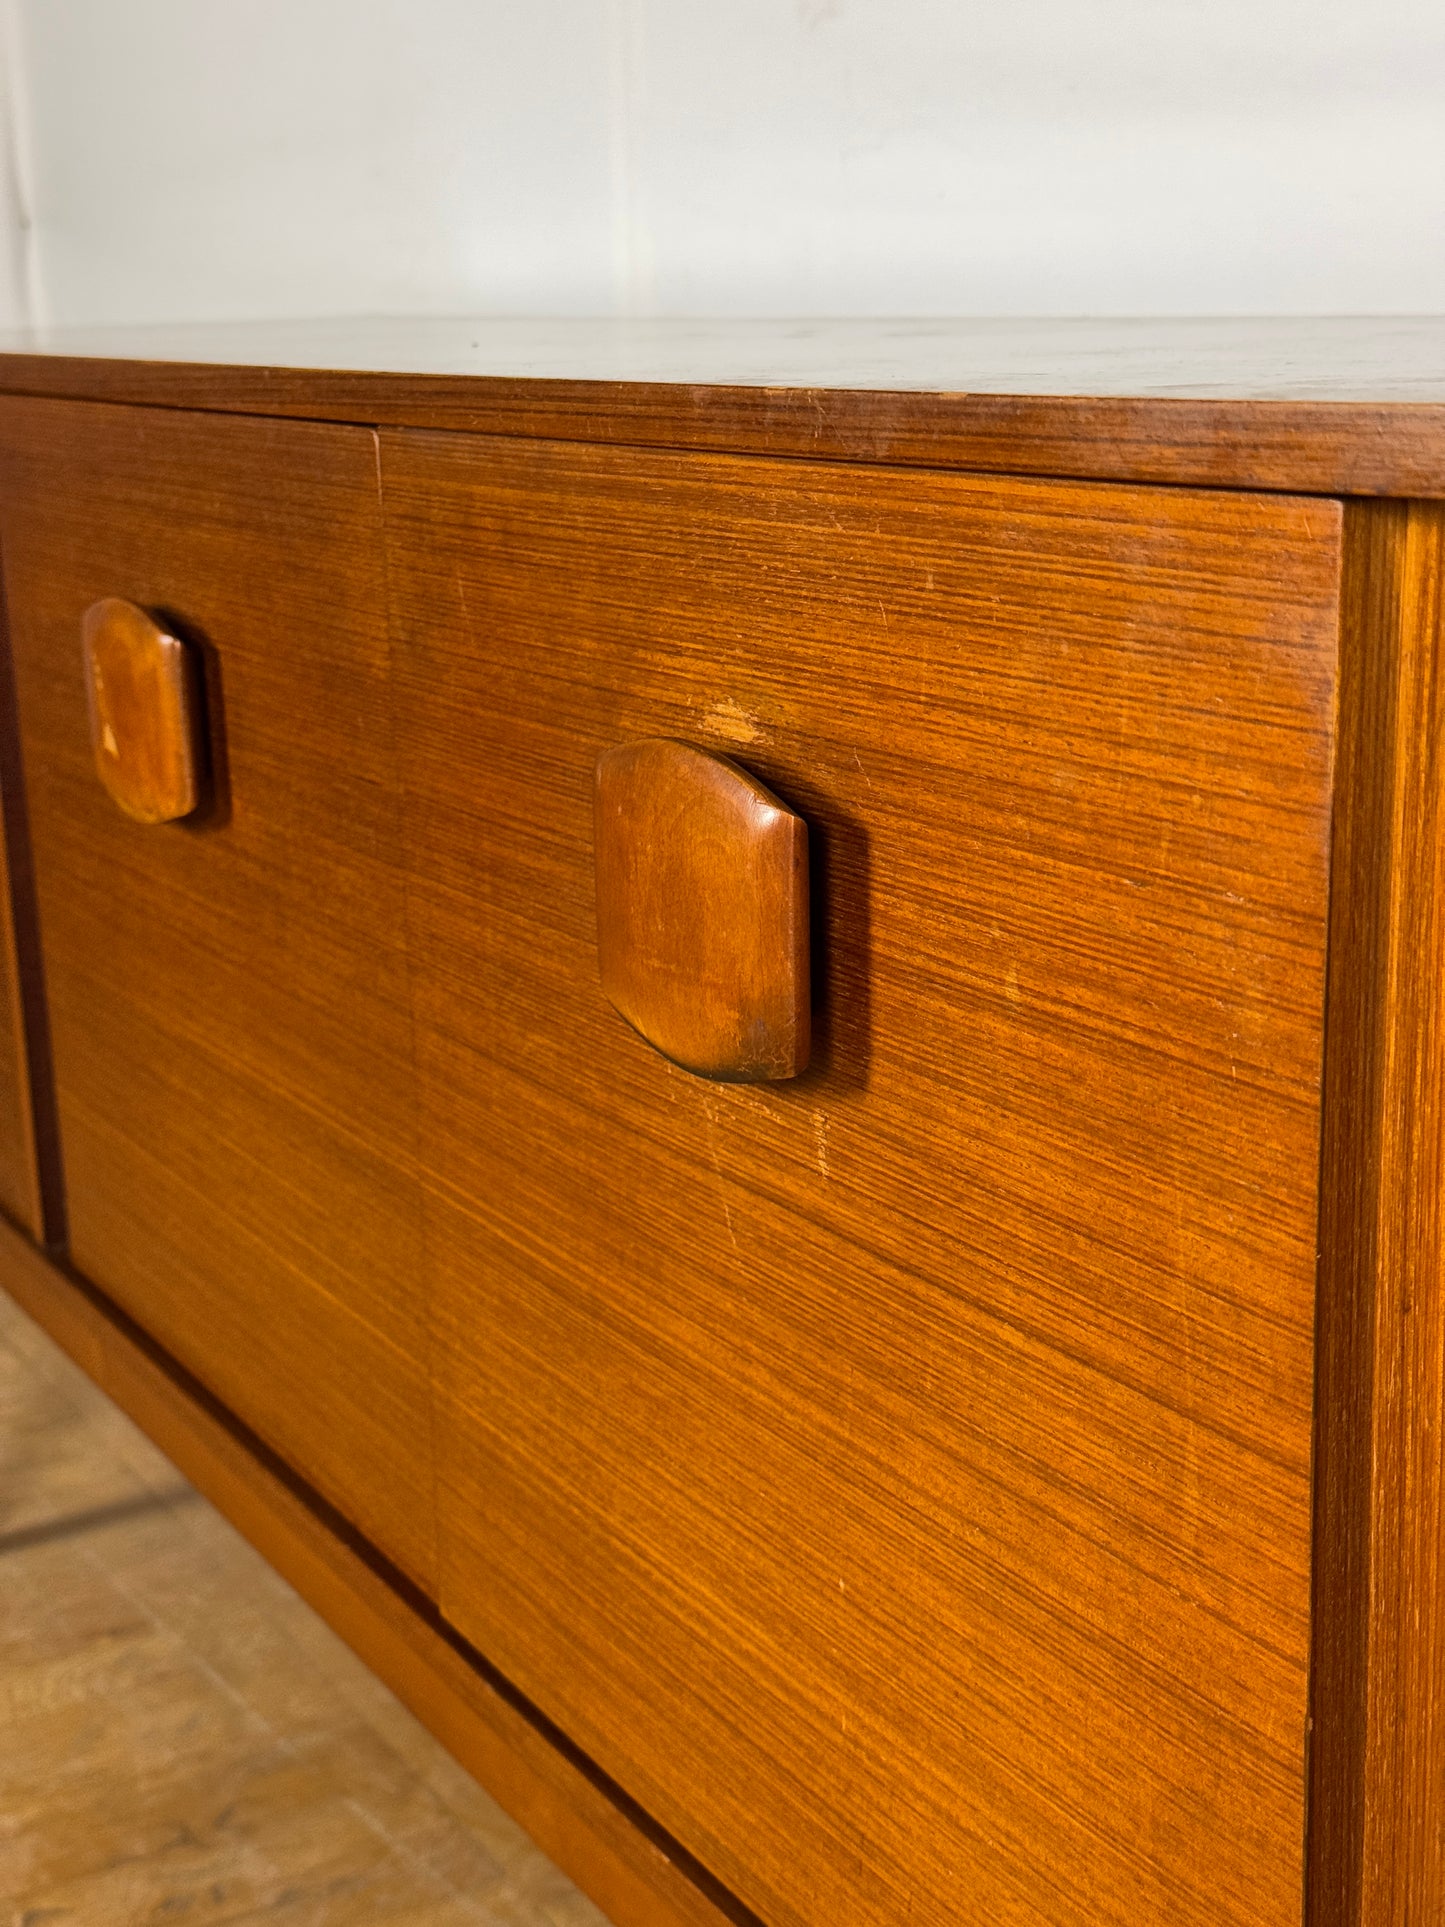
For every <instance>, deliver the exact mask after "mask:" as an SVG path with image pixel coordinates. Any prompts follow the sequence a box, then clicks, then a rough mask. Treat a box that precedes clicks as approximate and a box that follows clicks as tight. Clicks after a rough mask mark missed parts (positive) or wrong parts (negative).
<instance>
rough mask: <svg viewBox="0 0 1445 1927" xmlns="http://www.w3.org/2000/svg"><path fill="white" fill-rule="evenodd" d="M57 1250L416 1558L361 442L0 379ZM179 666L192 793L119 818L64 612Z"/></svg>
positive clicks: (378, 653) (376, 612)
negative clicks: (58, 1187) (162, 818)
mask: <svg viewBox="0 0 1445 1927" xmlns="http://www.w3.org/2000/svg"><path fill="white" fill-rule="evenodd" d="M0 542H3V550H4V562H5V577H6V590H7V595H8V598H9V607H10V627H11V645H12V649H13V653H14V661H15V674H16V681H17V689H18V698H19V716H20V733H21V739H22V751H23V756H24V766H25V774H26V782H27V786H28V800H29V819H30V836H31V839H32V845H33V854H34V868H35V877H36V884H37V891H38V899H39V919H40V935H41V946H42V951H43V958H44V970H45V988H46V992H47V996H48V1003H49V1012H50V1029H51V1038H52V1048H53V1054H54V1075H55V1090H56V1095H57V1100H58V1110H59V1119H60V1135H61V1147H62V1154H63V1160H64V1172H65V1191H66V1205H67V1213H68V1219H69V1235H70V1255H71V1257H72V1259H73V1261H74V1263H75V1265H76V1266H77V1267H78V1268H79V1270H81V1271H82V1272H83V1273H84V1274H85V1275H86V1276H87V1277H89V1278H91V1279H93V1280H94V1281H95V1283H96V1284H98V1285H100V1286H101V1287H102V1288H103V1289H104V1290H105V1291H107V1292H108V1293H110V1294H111V1295H112V1296H113V1297H114V1298H115V1300H116V1301H117V1302H118V1303H119V1304H120V1305H122V1306H124V1308H125V1309H126V1310H127V1311H129V1312H130V1313H131V1314H132V1315H133V1316H134V1317H135V1318H136V1319H138V1320H139V1321H140V1323H141V1324H142V1325H143V1326H145V1328H146V1329H147V1330H148V1331H149V1332H151V1333H152V1334H153V1335H154V1336H155V1337H156V1338H157V1339H159V1340H160V1342H161V1343H162V1344H163V1345H165V1346H166V1347H167V1349H168V1350H169V1351H170V1352H172V1353H173V1354H174V1356H175V1357H176V1358H177V1359H178V1360H179V1361H180V1362H181V1363H182V1364H184V1365H185V1366H187V1367H188V1368H189V1369H190V1370H191V1371H193V1372H194V1373H195V1375H196V1377H197V1378H198V1379H200V1380H201V1382H202V1383H203V1384H205V1385H206V1386H207V1387H208V1388H209V1389H210V1390H211V1391H212V1392H214V1393H215V1394H216V1395H217V1396H218V1397H219V1398H221V1399H222V1400H224V1401H225V1403H226V1404H227V1405H229V1406H230V1407H231V1408H232V1409H233V1410H234V1411H235V1412H236V1413H237V1414H238V1415H239V1416H240V1417H241V1418H242V1419H244V1420H245V1421H246V1422H247V1423H248V1424H249V1425H251V1426H252V1427H254V1428H255V1430H256V1431H257V1432H258V1433H259V1434H260V1435H261V1437H262V1438H263V1439H264V1440H265V1441H266V1442H267V1443H268V1444H269V1445H270V1446H272V1447H274V1449H275V1450H276V1451H277V1452H279V1453H281V1454H282V1455H283V1456H284V1457H285V1458H286V1459H287V1460H288V1461H289V1462H290V1463H291V1464H292V1465H294V1466H295V1467H296V1469H297V1470H298V1471H299V1472H300V1473H301V1474H302V1475H303V1476H304V1477H306V1478H307V1479H309V1480H311V1481H312V1482H313V1483H314V1485H315V1486H316V1487H317V1488H318V1489H319V1490H320V1492H322V1493H323V1494H324V1495H325V1496H326V1497H327V1498H328V1499H330V1500H331V1501H332V1502H333V1503H334V1504H335V1505H336V1506H337V1507H338V1508H339V1509H340V1511H341V1512H343V1513H344V1514H345V1515H346V1516H347V1517H348V1518H349V1519H350V1520H352V1521H353V1523H354V1524H355V1525H357V1526H358V1527H360V1528H361V1529H362V1530H363V1531H364V1532H366V1533H367V1534H368V1535H369V1536H370V1537H371V1538H372V1539H374V1540H375V1542H376V1543H377V1544H378V1545H379V1546H380V1547H381V1548H382V1549H383V1550H384V1551H385V1552H386V1553H388V1554H389V1555H390V1556H391V1557H392V1558H393V1559H395V1560H396V1561H397V1563H398V1564H399V1565H400V1566H402V1567H403V1568H404V1569H405V1570H406V1571H407V1572H408V1573H410V1574H411V1575H412V1576H413V1577H414V1578H415V1579H417V1580H418V1581H420V1582H421V1583H423V1584H429V1583H430V1577H431V1572H432V1563H433V1537H432V1516H431V1466H430V1415H429V1408H428V1392H427V1359H426V1344H427V1340H426V1327H425V1318H424V1298H423V1289H422V1278H421V1266H420V1260H419V1252H420V1248H421V1246H420V1221H419V1212H418V1198H417V1189H416V1180H415V1172H414V1167H413V1161H412V1130H413V1125H412V1118H413V1093H412V1086H411V1032H410V1014H409V1006H408V991H407V968H406V951H405V931H406V909H405V894H404V884H403V875H402V868H401V863H400V843H399V830H400V825H399V811H398V800H397V792H396V787H395V781H394V762H393V749H392V717H391V704H390V700H389V648H388V639H387V630H386V621H385V612H384V606H383V604H384V589H383V559H382V551H381V519H380V507H379V501H378V495H377V486H376V456H375V448H374V442H373V437H372V436H371V435H370V434H369V433H367V432H366V431H365V430H363V429H352V428H340V427H332V426H327V425H316V426H308V425H303V424H292V423H274V422H264V421H256V422H228V421H225V420H222V419H218V418H215V417H210V416H206V415H188V414H185V413H181V412H176V411H171V412H164V411H146V410H126V409H114V408H105V407H89V406H86V405H83V404H77V403H67V402H47V401H24V400H12V401H8V402H6V403H5V404H4V405H3V408H0ZM106 596H114V597H123V598H125V599H126V600H128V601H131V602H134V603H137V604H139V605H141V606H142V607H145V608H148V609H151V610H154V611H158V612H164V613H165V615H166V617H167V619H168V620H169V621H170V622H171V624H172V625H173V626H174V627H175V628H176V629H177V630H178V631H179V632H180V633H182V634H184V635H185V636H186V637H187V638H188V640H189V645H190V646H191V647H192V648H193V649H194V650H195V651H196V653H197V655H198V656H199V658H200V659H201V662H202V664H203V680H204V697H205V707H206V716H205V735H206V750H207V755H208V760H209V764H210V777H209V786H208V794H207V796H206V798H205V800H204V802H203V806H202V808H201V809H200V810H199V811H198V812H197V813H196V814H195V815H193V816H191V817H189V818H188V819H186V820H185V821H182V822H177V823H160V824H154V823H138V822H135V821H133V820H132V819H131V818H130V817H128V816H126V815H124V814H123V813H122V812H121V810H120V809H119V808H117V806H116V803H115V802H114V800H113V799H112V797H111V796H110V795H109V794H108V793H107V791H106V790H105V789H104V788H103V787H102V784H101V782H100V779H99V777H98V776H97V773H96V769H95V766H94V761H93V758H92V754H91V739H90V727H89V721H88V717H87V710H86V688H85V677H84V668H83V662H82V656H81V618H82V616H83V614H84V612H85V611H86V609H87V608H88V607H90V605H91V604H93V603H94V602H96V601H97V600H99V599H100V598H102V597H106Z"/></svg>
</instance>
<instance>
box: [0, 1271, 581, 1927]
mask: <svg viewBox="0 0 1445 1927" xmlns="http://www.w3.org/2000/svg"><path fill="white" fill-rule="evenodd" d="M259 1921H265V1922H266V1923H267V1927H353V1923H356V1924H358V1927H359V1924H360V1923H367V1924H368V1927H372V1924H375V1927H382V1924H383V1923H384V1924H385V1927H605V1924H604V1922H603V1916H602V1915H601V1914H600V1913H599V1912H598V1911H597V1909H596V1908H595V1907H593V1906H592V1905H591V1904H590V1902H588V1901H587V1900H585V1899H584V1898H583V1897H582V1895H581V1894H579V1893H578V1892H577V1890H576V1889H575V1888H574V1887H573V1886H572V1885H571V1884H570V1883H569V1882H568V1881H567V1880H565V1879H564V1878H563V1876H562V1875H561V1874H560V1873H558V1872H557V1870H556V1869H555V1868H554V1867H553V1866H552V1865H551V1864H550V1863H549V1862H548V1861H546V1860H544V1859H543V1858H542V1856H541V1855H540V1854H539V1853H538V1852H537V1851H536V1849H535V1848H534V1847H533V1846H532V1845H531V1844H530V1842H529V1841H528V1840H527V1839H526V1837H525V1836H524V1835H523V1834H522V1833H521V1832H519V1830H518V1829H517V1828H516V1827H515V1826H513V1825H512V1823H511V1821H510V1820H508V1819H507V1818H506V1816H505V1815H504V1814H503V1813H502V1812H501V1811H500V1809H499V1808H498V1807H496V1806H495V1805H494V1804H493V1803H492V1801H491V1800H489V1799H488V1798H487V1796H486V1795H485V1794H484V1793H483V1792H482V1791H481V1790H480V1788H479V1787H477V1786H476V1784H475V1783H474V1782H473V1781H472V1780H471V1779H469V1778H468V1776H467V1775H466V1774H465V1773H463V1772H462V1770H461V1768H460V1767H458V1766H456V1765H455V1764H454V1763H453V1762H452V1760H451V1759H450V1757H449V1756H448V1755H447V1754H446V1753H444V1752H443V1751H442V1750H441V1749H440V1748H439V1747H438V1746H437V1745H436V1744H435V1743H434V1742H433V1741H432V1740H431V1738H430V1737H429V1736H428V1735H427V1734H426V1733H425V1732H424V1731H423V1729H422V1728H421V1727H420V1726H418V1724H417V1723H416V1721H415V1720H413V1719H412V1718H411V1716H410V1715H409V1714H408V1713H406V1712H405V1711H404V1710H403V1709H402V1707H401V1706H400V1705H399V1704H398V1703H397V1701H396V1700H395V1699H393V1697H392V1696H391V1694H390V1693H388V1692H387V1691H386V1689H385V1688H384V1687H383V1686H382V1685H380V1684H379V1682H378V1681H376V1680H375V1679H374V1678H373V1677H372V1676H371V1675H370V1674H369V1673H368V1672H367V1671H366V1670H365V1668H364V1667H362V1666H361V1665H360V1664H359V1663H358V1662H357V1661H356V1660H355V1659H353V1658H352V1656H351V1654H350V1653H349V1652H348V1651H347V1650H346V1648H345V1647H344V1646H342V1645H341V1644H340V1642H339V1641H338V1640H336V1639H335V1638H334V1637H333V1636H332V1634H331V1633H330V1632H328V1631H327V1629H326V1628H325V1627H324V1626H323V1625H322V1624H321V1622H320V1621H319V1620H318V1619H317V1618H316V1616H315V1615H314V1614H313V1613H312V1612H311V1611H310V1610H309V1609H308V1608H307V1607H306V1606H304V1605H303V1604H302V1603H301V1601H300V1600H299V1599H298V1598H297V1597H296V1595H295V1594H294V1593H293V1592H292V1591H291V1590H290V1588H289V1587H288V1586H286V1585H285V1584H284V1583H283V1582H282V1581H281V1580H280V1579H278V1578H277V1577H276V1575H275V1574H274V1573H272V1572H271V1571H270V1569H269V1568H268V1567H267V1566H265V1565H264V1564H263V1563H262V1561H261V1560H260V1559H259V1558H258V1557H257V1556H256V1554H255V1553H253V1552H252V1551H251V1549H250V1547H249V1546H247V1545H246V1544H245V1543H244V1542H243V1541H242V1540H241V1539H240V1538H238V1536H237V1535H236V1534H235V1533H234V1532H233V1531H232V1530H231V1528H230V1527H229V1526H228V1525H227V1524H226V1523H225V1521H224V1520H223V1519H222V1518H221V1517H220V1515H219V1514H218V1513H217V1512H215V1511H214V1510H213V1509H212V1508H211V1507H210V1506H209V1505H207V1504H206V1503H205V1501H204V1500H202V1499H201V1498H200V1497H199V1496H198V1495H197V1494H196V1493H195V1492H194V1491H193V1490H192V1489H191V1488H190V1487H189V1486H188V1485H186V1483H185V1482H184V1480H182V1479H181V1478H180V1477H179V1475H178V1474H177V1473H176V1471H175V1470H174V1468H173V1467H172V1466H171V1465H170V1464H168V1462H167V1461H166V1460H165V1459H163V1458H162V1457H161V1456H160V1454H159V1453H158V1452H156V1451H155V1449H154V1448H153V1447H152V1446H151V1445H150V1444H148V1443H147V1441H146V1440H145V1439H144V1438H143V1437H142V1436H141V1434H140V1433H139V1432H137V1431H136V1429H135V1428H134V1426H132V1425H131V1424H130V1423H129V1421H128V1420H127V1419H125V1418H124V1417H123V1416H122V1415H121V1413H120V1412H119V1411H117V1409H116V1408H115V1407H114V1406H113V1405H111V1404H110V1402H109V1401H108V1400H107V1399H105V1398H104V1397H102V1395H101V1394H100V1393H99V1392H97V1391H96V1390H95V1389H94V1388H93V1387H92V1386H91V1385H90V1383H89V1382H88V1381H87V1380H86V1379H85V1378H84V1377H83V1376H82V1375H81V1374H80V1373H79V1372H78V1371H76V1369H75V1368H74V1367H73V1366H72V1365H71V1364H70V1363H69V1361H68V1360H67V1359H66V1358H64V1357H63V1356H62V1355H61V1353H59V1352H58V1351H57V1350H56V1349H55V1347H54V1346H53V1345H52V1344H51V1343H50V1341H49V1340H48V1339H47V1338H45V1337H44V1336H43V1334H42V1333H41V1332H40V1331H39V1330H37V1328H36V1327H35V1326H34V1325H32V1324H31V1323H30V1322H29V1321H28V1320H27V1319H25V1318H24V1317H23V1316H22V1315H21V1314H20V1313H19V1312H18V1311H16V1310H15V1309H14V1307H13V1306H12V1305H11V1304H10V1301H9V1300H8V1299H7V1298H5V1297H4V1296H3V1294H0V1922H3V1923H4V1927H132V1924H134V1927H141V1923H146V1927H179V1924H180V1923H184V1927H220V1923H222V1922H226V1923H232V1922H235V1923H240V1922H259Z"/></svg>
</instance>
